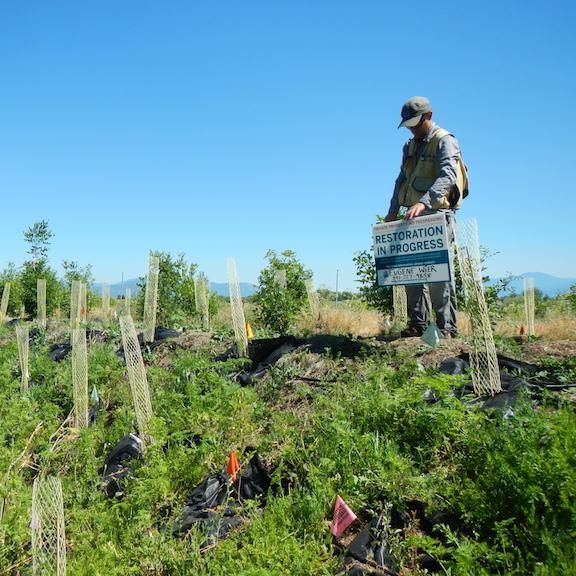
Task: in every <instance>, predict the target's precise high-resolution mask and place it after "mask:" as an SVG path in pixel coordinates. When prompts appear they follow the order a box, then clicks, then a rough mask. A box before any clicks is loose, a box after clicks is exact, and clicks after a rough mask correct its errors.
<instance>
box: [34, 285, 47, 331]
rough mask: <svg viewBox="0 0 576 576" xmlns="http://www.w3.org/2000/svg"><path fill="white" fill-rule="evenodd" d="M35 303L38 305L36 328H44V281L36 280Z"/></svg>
mask: <svg viewBox="0 0 576 576" xmlns="http://www.w3.org/2000/svg"><path fill="white" fill-rule="evenodd" d="M36 301H37V304H38V318H37V321H38V326H40V327H41V328H46V280H45V279H44V278H39V279H38V280H36Z"/></svg>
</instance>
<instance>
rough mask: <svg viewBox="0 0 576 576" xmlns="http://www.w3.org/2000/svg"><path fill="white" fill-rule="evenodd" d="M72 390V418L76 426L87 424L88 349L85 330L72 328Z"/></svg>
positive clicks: (81, 426)
mask: <svg viewBox="0 0 576 576" xmlns="http://www.w3.org/2000/svg"><path fill="white" fill-rule="evenodd" d="M72 392H73V395H74V420H75V423H76V427H77V428H86V427H87V426H88V351H87V347H86V330H85V329H84V328H74V330H72Z"/></svg>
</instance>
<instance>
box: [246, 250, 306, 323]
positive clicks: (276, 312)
mask: <svg viewBox="0 0 576 576" xmlns="http://www.w3.org/2000/svg"><path fill="white" fill-rule="evenodd" d="M265 258H266V260H268V266H267V267H266V268H264V270H262V271H261V272H260V276H259V277H258V287H257V289H256V293H255V294H254V296H253V297H252V300H253V302H254V303H255V304H256V306H257V307H258V317H259V319H260V321H261V322H262V323H263V324H264V326H266V327H267V328H269V329H271V330H273V331H274V332H276V333H280V334H286V333H287V332H288V331H289V330H290V329H291V328H292V327H293V326H294V324H295V322H296V320H297V318H298V315H299V314H300V311H301V310H302V307H303V306H304V305H305V304H306V303H307V299H308V295H307V291H306V280H309V279H311V278H312V272H311V271H310V270H307V269H305V268H304V265H303V264H302V263H301V262H300V261H299V260H298V259H297V258H296V254H295V253H294V252H292V251H291V250H285V251H284V252H281V253H280V254H277V253H276V252H275V251H274V250H268V252H266V255H265Z"/></svg>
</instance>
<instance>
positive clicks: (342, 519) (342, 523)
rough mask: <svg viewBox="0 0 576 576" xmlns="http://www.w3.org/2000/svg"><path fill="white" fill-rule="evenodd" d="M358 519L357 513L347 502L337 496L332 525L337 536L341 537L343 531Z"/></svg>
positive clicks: (333, 532)
mask: <svg viewBox="0 0 576 576" xmlns="http://www.w3.org/2000/svg"><path fill="white" fill-rule="evenodd" d="M354 520H356V514H354V512H352V510H350V508H349V507H348V506H347V504H346V503H345V502H344V500H342V498H340V496H336V504H335V505H334V517H333V519H332V527H331V528H330V531H331V532H332V534H334V536H336V538H339V537H340V535H341V534H342V532H344V530H346V528H348V526H350V524H352V522H354Z"/></svg>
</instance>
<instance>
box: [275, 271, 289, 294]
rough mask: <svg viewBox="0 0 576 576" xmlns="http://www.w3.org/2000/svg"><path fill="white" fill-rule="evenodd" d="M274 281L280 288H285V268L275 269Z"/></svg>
mask: <svg viewBox="0 0 576 576" xmlns="http://www.w3.org/2000/svg"><path fill="white" fill-rule="evenodd" d="M274 281H275V282H276V284H278V286H280V288H282V290H286V270H275V271H274Z"/></svg>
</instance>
